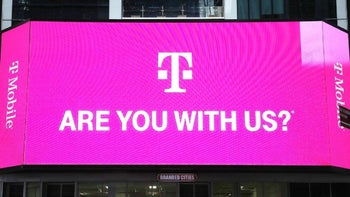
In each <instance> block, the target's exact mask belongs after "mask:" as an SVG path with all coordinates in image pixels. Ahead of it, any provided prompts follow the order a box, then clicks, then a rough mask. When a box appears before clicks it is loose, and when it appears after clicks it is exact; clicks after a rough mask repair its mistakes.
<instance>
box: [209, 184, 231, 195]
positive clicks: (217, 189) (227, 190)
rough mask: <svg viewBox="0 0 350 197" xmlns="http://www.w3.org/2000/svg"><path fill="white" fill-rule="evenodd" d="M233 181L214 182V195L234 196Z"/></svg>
mask: <svg viewBox="0 0 350 197" xmlns="http://www.w3.org/2000/svg"><path fill="white" fill-rule="evenodd" d="M232 193H233V185H232V183H214V184H213V195H214V196H213V197H232V196H233V194H232Z"/></svg>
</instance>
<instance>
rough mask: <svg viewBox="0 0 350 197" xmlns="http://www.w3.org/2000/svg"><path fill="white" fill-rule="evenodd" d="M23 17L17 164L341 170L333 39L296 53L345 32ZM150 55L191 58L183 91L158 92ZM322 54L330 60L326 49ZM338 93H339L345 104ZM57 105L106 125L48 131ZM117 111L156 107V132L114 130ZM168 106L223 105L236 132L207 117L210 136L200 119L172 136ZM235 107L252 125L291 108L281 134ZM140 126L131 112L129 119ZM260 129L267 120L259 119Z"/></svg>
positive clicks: (294, 25) (56, 120) (161, 85)
mask: <svg viewBox="0 0 350 197" xmlns="http://www.w3.org/2000/svg"><path fill="white" fill-rule="evenodd" d="M29 24H30V26H31V28H30V35H31V36H30V52H29V54H30V72H29V76H28V90H27V92H28V100H27V105H28V110H27V129H26V139H25V154H24V160H23V164H25V165H42V164H48V165H50V164H67V165H68V164H74V165H75V164H77V165H83V164H87V165H92V164H97V165H162V164H165V165H316V166H319V165H320V166H330V165H335V166H339V167H348V168H350V161H349V160H343V157H345V155H347V154H348V153H349V150H350V148H349V146H346V143H347V140H348V139H349V138H350V133H349V131H348V130H346V129H340V128H339V127H338V124H337V121H338V120H337V118H336V115H337V114H336V105H335V104H334V103H335V102H336V100H335V99H336V98H335V90H334V72H333V71H334V68H333V65H334V61H339V62H343V66H344V71H346V72H344V73H345V74H344V75H347V78H344V81H346V82H344V83H346V84H348V83H349V82H348V80H349V77H348V76H349V63H348V48H346V46H345V45H344V44H342V45H336V46H339V50H336V51H334V49H333V47H334V46H333V45H335V44H334V43H332V41H330V42H327V43H328V45H326V44H325V48H327V47H328V48H329V51H328V50H325V55H321V56H318V55H315V57H313V58H306V57H310V56H309V55H307V54H308V53H314V54H317V53H319V52H320V51H323V50H322V47H323V44H322V43H323V41H322V40H319V39H316V38H319V37H320V36H316V37H315V40H313V41H310V42H315V43H317V45H318V46H319V47H311V46H312V44H310V43H309V44H306V43H303V42H304V41H303V40H307V39H305V38H304V36H306V37H310V35H312V34H317V35H318V34H321V35H322V32H323V33H324V34H325V35H326V34H327V35H328V36H329V37H330V36H332V34H333V33H334V32H336V34H341V35H342V36H341V37H339V40H340V41H342V42H346V39H347V37H346V34H345V33H342V32H341V33H339V30H334V28H332V27H328V26H327V25H325V24H323V23H321V22H317V23H315V24H314V25H316V26H318V27H320V28H318V29H317V28H316V29H315V28H305V25H300V24H305V23H299V22H289V23H287V22H274V23H254V22H250V23H232V22H223V23H219V22H206V23H197V22H167V23H161V22H158V23H157V22H156V23H149V22H120V23H89V22H85V23H78V22H31V23H29ZM322 29H323V31H322ZM319 30H321V31H320V32H319ZM334 34H335V33H334ZM321 38H322V36H321ZM327 39H334V38H328V37H327V36H326V37H325V40H327ZM337 39H338V38H337ZM319 42H321V45H319ZM320 47H321V49H320ZM161 52H190V53H192V60H193V67H192V68H191V69H190V70H191V71H192V79H191V80H181V81H180V86H181V87H182V88H185V89H186V93H166V92H164V89H167V88H169V87H170V79H168V80H160V79H158V71H159V70H160V68H158V55H159V53H161ZM329 53H332V54H333V53H334V55H329V56H327V54H329ZM324 57H325V58H324ZM305 58H306V59H305ZM332 58H335V59H332ZM325 59H326V63H327V64H326V67H325V63H324V62H325ZM179 62H180V64H181V65H180V70H181V71H182V70H188V69H189V67H188V65H187V62H186V61H185V60H184V59H180V61H179ZM170 63H171V61H170V58H166V59H165V60H164V62H163V64H162V68H161V69H163V70H164V69H166V70H167V71H169V72H170V68H171V65H170ZM328 67H329V68H328ZM332 69H333V70H332ZM180 78H181V77H180ZM331 79H333V82H332V80H331ZM345 79H346V80H345ZM347 86H348V85H347ZM331 88H333V90H331ZM349 96H350V95H349V93H347V92H346V91H345V93H344V99H345V98H346V103H348V102H350V101H348V99H349ZM333 101H334V102H333ZM332 102H333V103H332ZM67 110H71V112H72V113H73V118H74V121H77V118H78V115H77V113H78V111H79V110H88V111H91V112H92V113H94V114H95V112H96V111H98V110H104V111H109V112H110V114H109V115H108V116H105V118H106V117H107V118H108V119H109V121H108V123H104V126H108V127H109V130H108V131H97V130H96V129H95V128H94V129H93V131H88V129H87V127H86V126H85V127H84V129H83V130H82V131H71V129H69V128H67V127H66V128H65V129H64V130H63V131H60V130H59V127H60V124H61V121H62V118H63V117H64V114H65V112H66V111H67ZM117 110H120V111H122V112H123V113H124V114H125V113H126V112H127V111H129V110H131V111H133V112H134V113H135V112H136V111H140V110H143V111H145V112H148V113H149V114H151V112H152V111H157V114H158V116H157V117H158V120H161V119H160V117H161V116H160V114H161V112H162V111H167V112H168V125H167V128H166V129H165V130H164V131H155V130H154V129H152V127H150V128H149V129H146V130H145V131H137V130H135V129H134V128H133V124H131V123H130V122H131V121H130V122H129V123H128V124H127V130H126V131H123V130H122V125H121V122H120V120H119V119H118V115H117V113H116V111H117ZM174 111H179V112H183V111H189V112H191V111H225V112H226V113H229V112H231V111H235V112H236V113H237V129H236V130H234V131H230V130H227V131H221V127H220V119H219V118H218V116H216V117H215V118H214V123H215V129H214V131H210V128H209V121H208V117H204V125H203V126H204V128H203V131H200V130H198V129H197V125H198V122H196V123H195V124H194V125H195V126H194V129H193V130H192V131H188V130H184V131H179V129H178V128H177V126H178V125H177V124H176V122H175V121H174V120H175V117H174ZM245 111H249V112H250V113H251V119H252V121H251V124H252V125H254V124H255V119H254V113H255V112H256V111H260V112H261V113H263V112H265V111H269V112H273V113H275V114H276V115H277V114H279V113H280V112H281V111H287V112H289V114H290V115H291V117H290V120H289V121H287V124H286V126H287V128H288V130H287V131H283V129H282V126H283V124H284V123H283V122H284V121H285V119H284V117H281V118H278V117H274V118H273V119H274V120H275V121H276V124H277V128H276V129H274V130H273V131H268V130H267V129H265V128H264V127H262V126H261V128H260V129H259V130H257V131H249V130H248V129H247V127H246V126H245V119H246V118H245V117H244V113H245ZM334 113H335V114H334ZM270 118H271V116H270ZM95 121H96V119H95V118H94V122H95ZM75 123H76V122H75ZM143 123H144V121H143V120H142V118H141V119H139V121H138V124H140V125H142V124H143ZM262 124H263V125H265V126H266V127H271V126H272V125H271V123H270V122H266V121H264V120H263V121H262ZM338 141H341V142H342V144H338ZM339 149H341V151H339Z"/></svg>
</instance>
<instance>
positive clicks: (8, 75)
mask: <svg viewBox="0 0 350 197" xmlns="http://www.w3.org/2000/svg"><path fill="white" fill-rule="evenodd" d="M29 26H30V24H29V23H26V24H24V25H21V26H20V27H17V28H15V29H12V30H10V31H7V32H4V33H2V43H1V44H2V50H1V66H0V114H1V115H0V150H1V155H0V168H5V167H11V166H17V165H21V164H23V153H24V135H25V129H26V125H25V117H26V101H27V100H26V99H27V97H26V91H27V75H28V57H29V53H28V52H29ZM14 62H18V64H17V65H18V72H13V73H12V71H14V70H17V69H12V70H10V67H11V66H12V64H13V63H14ZM9 83H10V84H12V85H11V87H10V86H9ZM15 86H17V88H15V90H14V91H12V90H11V91H12V93H9V88H10V89H12V88H13V87H15ZM11 91H10V92H11ZM13 93H14V95H13ZM11 100H12V101H14V100H15V102H14V103H15V104H14V107H13V106H12V104H9V105H8V102H9V101H11ZM7 106H9V110H8V109H7ZM11 111H16V112H15V116H16V117H15V118H11V117H13V116H14V113H8V114H9V115H8V116H6V114H7V112H11ZM6 117H8V118H7V119H6ZM7 120H10V121H12V122H13V126H12V127H11V128H10V127H7V126H6V123H7Z"/></svg>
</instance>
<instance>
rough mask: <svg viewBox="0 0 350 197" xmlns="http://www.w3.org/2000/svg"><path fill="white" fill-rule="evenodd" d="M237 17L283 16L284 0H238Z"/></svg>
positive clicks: (261, 17) (273, 17)
mask: <svg viewBox="0 0 350 197" xmlns="http://www.w3.org/2000/svg"><path fill="white" fill-rule="evenodd" d="M237 3H238V5H237V7H238V19H282V18H285V3H284V0H238V1H237Z"/></svg>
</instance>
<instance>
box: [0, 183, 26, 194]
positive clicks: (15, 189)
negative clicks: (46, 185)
mask: <svg viewBox="0 0 350 197" xmlns="http://www.w3.org/2000/svg"><path fill="white" fill-rule="evenodd" d="M23 187H24V184H23V183H5V184H4V197H22V196H23Z"/></svg>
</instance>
